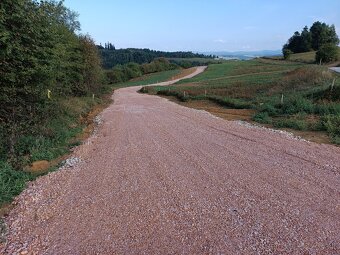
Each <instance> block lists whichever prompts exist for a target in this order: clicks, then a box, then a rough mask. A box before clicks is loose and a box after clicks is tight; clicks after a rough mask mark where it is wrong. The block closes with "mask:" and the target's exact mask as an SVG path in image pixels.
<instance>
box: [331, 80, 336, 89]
mask: <svg viewBox="0 0 340 255" xmlns="http://www.w3.org/2000/svg"><path fill="white" fill-rule="evenodd" d="M334 84H335V78H334V79H333V82H332V85H331V91H333V88H334Z"/></svg>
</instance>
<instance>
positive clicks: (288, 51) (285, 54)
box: [282, 48, 293, 59]
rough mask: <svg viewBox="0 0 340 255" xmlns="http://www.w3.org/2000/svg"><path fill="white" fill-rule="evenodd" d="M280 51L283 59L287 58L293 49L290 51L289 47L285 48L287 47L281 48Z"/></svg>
mask: <svg viewBox="0 0 340 255" xmlns="http://www.w3.org/2000/svg"><path fill="white" fill-rule="evenodd" d="M282 53H283V58H284V59H289V58H290V56H291V55H292V54H293V51H291V50H290V49H287V48H283V50H282Z"/></svg>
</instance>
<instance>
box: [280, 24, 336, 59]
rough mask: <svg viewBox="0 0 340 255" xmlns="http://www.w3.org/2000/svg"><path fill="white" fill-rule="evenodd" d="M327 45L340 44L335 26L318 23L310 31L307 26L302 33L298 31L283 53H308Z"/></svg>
mask: <svg viewBox="0 0 340 255" xmlns="http://www.w3.org/2000/svg"><path fill="white" fill-rule="evenodd" d="M327 44H331V45H334V46H337V45H338V44H339V38H338V35H337V34H336V30H335V26H334V25H331V26H329V25H327V24H326V23H321V22H319V21H317V22H314V23H313V25H312V26H311V28H310V29H308V27H307V26H305V27H304V28H303V30H302V32H301V33H299V32H298V31H296V32H295V33H294V35H293V36H292V37H290V38H289V40H288V42H287V43H286V44H285V45H284V46H283V49H282V51H283V53H285V52H286V53H287V50H290V51H291V52H293V53H302V52H308V51H311V50H312V49H313V50H315V51H317V50H319V49H320V48H321V47H322V46H324V45H327Z"/></svg>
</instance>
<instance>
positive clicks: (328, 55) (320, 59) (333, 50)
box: [315, 44, 339, 63]
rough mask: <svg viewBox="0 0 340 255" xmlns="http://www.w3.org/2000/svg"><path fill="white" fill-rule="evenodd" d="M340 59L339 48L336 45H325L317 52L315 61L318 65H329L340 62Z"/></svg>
mask: <svg viewBox="0 0 340 255" xmlns="http://www.w3.org/2000/svg"><path fill="white" fill-rule="evenodd" d="M338 58H339V53H338V46H336V45H334V44H325V45H322V46H321V47H320V48H319V50H318V51H317V52H316V56H315V61H316V62H317V63H329V62H333V61H336V60H338Z"/></svg>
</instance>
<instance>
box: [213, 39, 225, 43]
mask: <svg viewBox="0 0 340 255" xmlns="http://www.w3.org/2000/svg"><path fill="white" fill-rule="evenodd" d="M214 42H215V43H225V41H224V40H223V39H216V40H214Z"/></svg>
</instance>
